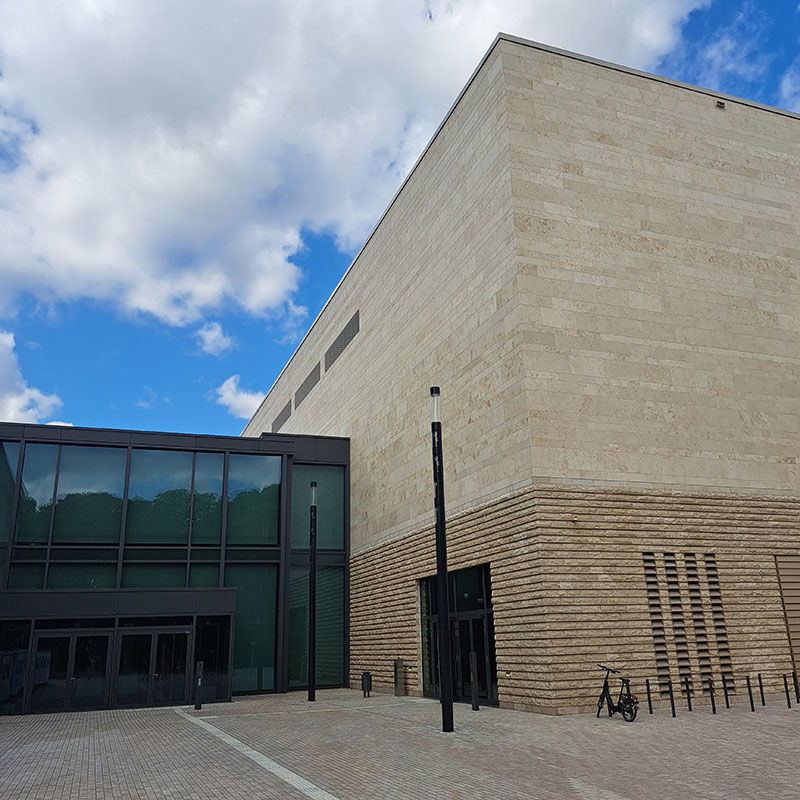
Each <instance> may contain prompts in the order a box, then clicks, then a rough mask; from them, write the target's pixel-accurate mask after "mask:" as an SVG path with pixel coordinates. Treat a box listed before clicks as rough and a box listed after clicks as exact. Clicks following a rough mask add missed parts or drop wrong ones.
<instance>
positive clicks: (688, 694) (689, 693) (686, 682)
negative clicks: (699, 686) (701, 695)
mask: <svg viewBox="0 0 800 800" xmlns="http://www.w3.org/2000/svg"><path fill="white" fill-rule="evenodd" d="M683 685H684V686H685V687H686V704H687V705H688V706H689V711H691V710H692V690H691V689H690V688H689V676H688V675H684V676H683Z"/></svg>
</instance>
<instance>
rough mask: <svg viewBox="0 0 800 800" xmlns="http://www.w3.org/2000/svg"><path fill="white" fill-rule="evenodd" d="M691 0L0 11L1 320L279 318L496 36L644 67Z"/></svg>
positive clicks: (401, 172) (386, 192) (391, 183)
mask: <svg viewBox="0 0 800 800" xmlns="http://www.w3.org/2000/svg"><path fill="white" fill-rule="evenodd" d="M706 2H707V0H651V1H650V2H648V3H642V2H641V0H597V2H593V3H586V2H585V0H529V2H526V3H520V2H519V1H518V0H427V1H425V2H424V1H423V0H417V1H416V2H411V3H384V2H380V0H352V2H350V3H349V4H347V6H346V7H345V6H343V5H342V4H341V3H339V2H334V0H319V2H315V3H313V4H308V3H289V2H281V1H280V0H276V2H270V3H252V2H244V1H242V2H231V3H218V2H214V1H213V0H176V2H171V3H141V2H140V3H135V2H126V3H117V2H112V1H111V0H91V2H90V1H89V0H72V1H71V2H69V3H64V2H60V0H40V2H36V3H4V4H0V65H2V79H1V80H0V131H2V133H0V230H2V231H3V235H2V237H0V312H2V310H3V307H5V309H6V310H9V309H10V307H11V306H12V305H13V302H14V298H15V297H16V296H17V295H18V294H19V293H20V292H29V293H31V294H33V295H35V296H36V297H37V298H38V299H39V300H41V301H44V302H56V301H62V300H69V299H76V298H94V299H97V300H100V301H104V302H109V303H112V304H114V305H116V306H117V307H119V308H122V309H124V310H127V311H131V312H137V313H138V312H144V313H147V314H151V315H154V316H155V317H157V318H159V319H161V320H163V321H165V322H167V323H171V324H178V325H184V324H190V323H192V322H197V321H200V320H202V319H203V318H204V317H205V316H207V315H208V314H209V313H212V312H213V310H215V309H219V308H221V307H223V306H224V307H226V308H229V307H231V306H233V307H236V306H238V307H239V308H241V309H243V310H245V311H246V312H249V313H252V314H265V313H268V314H269V315H270V317H271V318H273V319H274V318H275V317H276V316H279V315H280V314H285V315H286V318H287V321H288V325H289V328H290V329H291V325H292V324H293V323H295V322H296V319H297V317H296V307H295V308H293V307H292V306H291V305H289V304H288V303H289V301H290V300H292V298H293V296H294V293H295V292H296V290H297V288H298V285H299V282H300V280H301V278H302V276H301V274H300V271H299V270H298V268H297V267H296V266H295V265H294V264H293V263H292V262H291V260H290V259H291V257H292V255H293V254H295V253H296V252H297V251H298V249H299V248H300V247H301V246H302V241H301V231H302V230H303V229H304V228H307V229H310V230H315V231H319V230H326V231H331V232H333V234H334V235H335V236H336V237H337V239H338V241H339V243H340V245H341V247H342V248H343V249H352V248H354V247H356V246H357V245H358V244H359V243H360V242H361V241H362V240H363V238H364V236H365V234H366V233H367V232H368V230H369V228H370V227H371V226H372V224H373V223H374V222H375V220H376V218H377V216H378V214H379V213H380V211H381V210H382V209H383V208H384V206H385V205H386V203H387V201H388V200H389V198H390V197H391V195H392V193H393V192H394V191H395V190H396V188H397V186H398V185H399V183H400V181H401V180H402V178H403V177H404V176H405V174H406V173H407V171H408V169H409V167H410V166H411V164H412V163H413V161H414V160H415V159H416V157H417V156H418V155H419V153H420V151H421V149H422V147H423V145H424V144H425V142H426V141H427V139H428V138H429V137H430V135H431V134H432V132H433V130H434V128H435V126H436V125H437V124H438V122H439V121H440V120H441V118H442V116H443V114H444V112H445V111H446V109H447V107H448V106H449V104H450V103H451V102H452V99H453V98H454V97H455V95H456V93H457V92H458V90H459V88H460V87H461V85H462V84H463V83H464V81H465V80H466V78H467V77H468V76H469V74H470V72H471V71H472V69H473V68H474V67H475V65H476V63H477V62H478V60H479V58H480V56H481V55H482V53H483V51H484V50H485V49H486V47H487V46H488V45H489V43H490V42H491V39H492V38H493V36H494V35H495V34H496V33H497V31H499V30H506V31H508V32H510V33H515V34H518V35H521V36H527V37H531V38H534V39H537V40H539V41H544V42H548V43H552V44H554V45H559V46H563V47H567V48H571V49H575V50H579V51H583V52H587V53H590V54H592V55H595V56H598V57H600V58H607V59H610V60H615V61H621V62H624V63H627V64H630V65H632V66H637V67H643V68H647V67H650V66H652V65H654V64H655V63H656V62H657V60H658V58H659V57H660V56H663V55H664V54H665V53H666V52H668V51H669V50H670V49H672V48H673V46H674V45H675V44H676V42H677V40H678V37H679V29H680V24H681V22H682V20H683V19H684V18H685V17H686V16H687V15H688V14H689V13H690V12H691V11H692V10H693V9H695V8H697V7H700V6H703V5H705V3H706Z"/></svg>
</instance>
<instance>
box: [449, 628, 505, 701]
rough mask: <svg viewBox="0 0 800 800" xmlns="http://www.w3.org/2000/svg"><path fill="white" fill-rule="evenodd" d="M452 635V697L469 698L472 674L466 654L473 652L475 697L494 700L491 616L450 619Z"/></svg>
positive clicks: (470, 695) (495, 692) (468, 655)
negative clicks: (476, 693)
mask: <svg viewBox="0 0 800 800" xmlns="http://www.w3.org/2000/svg"><path fill="white" fill-rule="evenodd" d="M450 625H451V636H452V637H453V639H452V641H453V689H454V693H455V699H457V700H463V701H467V700H470V698H471V697H472V673H471V670H470V653H471V652H474V653H475V661H476V666H477V683H478V699H480V700H483V701H485V702H495V701H496V700H497V685H496V683H494V680H495V674H496V668H495V667H494V664H493V663H492V651H493V648H492V647H491V646H490V642H492V641H493V639H494V637H491V638H490V634H491V630H490V625H491V617H490V615H488V614H485V613H478V614H475V615H474V616H469V617H466V618H463V617H461V618H458V619H454V620H451V623H450Z"/></svg>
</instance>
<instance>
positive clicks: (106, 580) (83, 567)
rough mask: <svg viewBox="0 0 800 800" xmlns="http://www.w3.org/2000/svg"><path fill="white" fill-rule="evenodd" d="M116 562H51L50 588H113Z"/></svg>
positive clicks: (48, 581) (49, 573)
mask: <svg viewBox="0 0 800 800" xmlns="http://www.w3.org/2000/svg"><path fill="white" fill-rule="evenodd" d="M116 585H117V565H116V564H50V569H49V571H48V573H47V588H48V589H113V588H114V587H115V586H116Z"/></svg>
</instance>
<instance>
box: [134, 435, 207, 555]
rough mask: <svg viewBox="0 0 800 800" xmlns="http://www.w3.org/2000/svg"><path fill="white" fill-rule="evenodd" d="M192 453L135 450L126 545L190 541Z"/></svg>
mask: <svg viewBox="0 0 800 800" xmlns="http://www.w3.org/2000/svg"><path fill="white" fill-rule="evenodd" d="M191 488H192V453H186V452H173V451H170V450H134V451H133V452H132V454H131V481H130V488H129V489H128V518H127V522H126V527H125V541H126V542H127V543H128V544H183V543H185V542H187V541H188V540H189V495H190V493H191Z"/></svg>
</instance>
